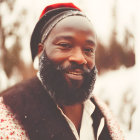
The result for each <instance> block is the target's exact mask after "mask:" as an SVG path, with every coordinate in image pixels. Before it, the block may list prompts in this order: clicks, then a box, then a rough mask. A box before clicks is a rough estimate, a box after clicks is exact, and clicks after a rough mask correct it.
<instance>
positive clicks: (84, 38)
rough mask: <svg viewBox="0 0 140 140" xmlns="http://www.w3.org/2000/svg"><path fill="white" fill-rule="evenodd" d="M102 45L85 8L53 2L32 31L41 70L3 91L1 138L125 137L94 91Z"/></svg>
mask: <svg viewBox="0 0 140 140" xmlns="http://www.w3.org/2000/svg"><path fill="white" fill-rule="evenodd" d="M96 47H97V42H96V33H95V30H94V29H93V27H92V24H91V22H90V21H89V20H88V18H87V17H86V16H85V15H84V14H83V13H82V12H81V11H80V9H79V8H77V7H76V6H74V5H73V4H72V3H63V4H62V3H61V4H54V5H51V6H47V7H46V8H45V9H44V10H43V12H42V14H41V17H40V20H39V22H38V23H37V25H36V27H35V29H34V31H33V34H32V37H31V52H32V58H33V60H34V59H35V57H39V71H38V74H37V75H38V76H37V77H34V78H32V79H30V80H28V81H25V82H22V83H20V84H18V85H16V86H14V87H12V88H10V89H8V90H6V91H4V92H3V93H2V94H1V98H0V99H1V102H0V113H1V114H2V115H1V117H0V122H1V124H0V127H1V128H0V132H1V133H0V138H1V139H6V138H7V139H31V140H79V139H80V140H123V139H124V138H123V136H122V134H121V131H120V130H119V127H118V126H117V123H116V122H115V121H114V119H112V116H111V113H110V112H109V111H108V109H107V107H106V106H105V105H104V104H103V103H102V102H100V101H99V100H98V99H97V98H96V97H95V96H93V95H92V90H93V87H94V83H95V79H96V67H95V50H96ZM92 96H93V97H92Z"/></svg>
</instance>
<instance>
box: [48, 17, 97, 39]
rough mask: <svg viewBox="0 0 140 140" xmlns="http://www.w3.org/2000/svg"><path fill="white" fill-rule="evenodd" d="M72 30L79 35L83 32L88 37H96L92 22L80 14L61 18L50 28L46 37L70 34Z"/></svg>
mask: <svg viewBox="0 0 140 140" xmlns="http://www.w3.org/2000/svg"><path fill="white" fill-rule="evenodd" d="M73 32H75V33H76V34H77V35H79V36H80V35H83V34H84V35H86V36H88V37H90V38H94V39H95V38H96V33H95V31H94V28H93V25H92V23H91V22H90V21H89V20H88V19H87V18H86V17H82V16H69V17H66V18H64V19H62V20H61V21H60V22H58V23H57V24H56V25H55V27H54V28H53V29H52V31H51V32H50V34H49V36H48V38H54V37H56V36H59V35H61V34H63V35H65V34H69V35H71V34H73Z"/></svg>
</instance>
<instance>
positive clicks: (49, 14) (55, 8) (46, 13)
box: [30, 3, 81, 60]
mask: <svg viewBox="0 0 140 140" xmlns="http://www.w3.org/2000/svg"><path fill="white" fill-rule="evenodd" d="M65 11H81V10H80V9H79V8H78V7H76V6H75V5H74V4H72V3H57V4H53V5H49V6H47V7H45V9H44V10H43V11H42V13H41V15H40V18H39V21H38V22H37V24H36V26H35V28H34V30H33V33H32V36H31V42H30V46H31V54H32V60H34V58H35V56H36V55H37V53H38V44H39V43H40V42H41V38H42V30H43V28H44V26H46V24H47V23H48V22H49V21H50V20H51V19H52V18H53V17H54V16H56V15H59V14H60V13H62V12H65Z"/></svg>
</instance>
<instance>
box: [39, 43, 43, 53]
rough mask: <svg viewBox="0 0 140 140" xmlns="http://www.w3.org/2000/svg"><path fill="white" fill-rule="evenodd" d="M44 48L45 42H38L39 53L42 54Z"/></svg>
mask: <svg viewBox="0 0 140 140" xmlns="http://www.w3.org/2000/svg"><path fill="white" fill-rule="evenodd" d="M42 50H43V44H42V43H39V44H38V54H40V53H41V52H42Z"/></svg>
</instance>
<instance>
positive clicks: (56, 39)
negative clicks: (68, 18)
mask: <svg viewBox="0 0 140 140" xmlns="http://www.w3.org/2000/svg"><path fill="white" fill-rule="evenodd" d="M61 39H64V40H70V41H72V40H74V38H73V37H72V36H57V37H56V38H55V39H54V41H59V40H61Z"/></svg>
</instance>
